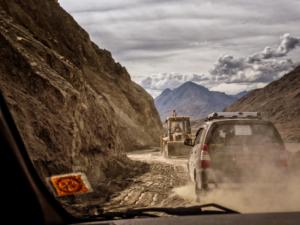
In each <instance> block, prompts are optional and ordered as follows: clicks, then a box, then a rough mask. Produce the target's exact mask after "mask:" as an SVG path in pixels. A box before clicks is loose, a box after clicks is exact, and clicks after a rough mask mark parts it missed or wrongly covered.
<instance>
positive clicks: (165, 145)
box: [163, 144, 169, 158]
mask: <svg viewBox="0 0 300 225" xmlns="http://www.w3.org/2000/svg"><path fill="white" fill-rule="evenodd" d="M163 153H164V157H165V158H169V152H168V144H164V152H163Z"/></svg>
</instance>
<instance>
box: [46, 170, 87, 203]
mask: <svg viewBox="0 0 300 225" xmlns="http://www.w3.org/2000/svg"><path fill="white" fill-rule="evenodd" d="M50 183H51V184H52V186H53V188H54V189H55V192H56V195H57V196H59V197H63V196H67V195H77V194H84V193H88V192H90V191H91V187H90V185H89V183H88V181H87V178H86V176H85V175H84V174H83V173H70V174H63V175H55V176H51V177H50Z"/></svg>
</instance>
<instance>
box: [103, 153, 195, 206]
mask: <svg viewBox="0 0 300 225" xmlns="http://www.w3.org/2000/svg"><path fill="white" fill-rule="evenodd" d="M128 156H129V157H130V158H131V159H133V160H139V161H144V162H148V163H149V164H150V170H149V172H147V173H145V174H143V175H142V176H140V177H137V178H136V179H135V180H134V182H133V183H132V185H130V186H129V187H128V188H127V189H125V190H124V191H122V192H120V193H118V194H117V195H116V196H114V197H113V198H112V200H111V201H110V202H109V203H107V204H106V206H105V207H104V208H105V210H114V211H116V210H123V209H126V208H141V207H164V206H170V207H171V206H172V207H176V206H184V205H188V204H190V202H188V201H186V200H184V199H183V198H181V197H179V196H178V195H177V194H176V193H175V192H174V188H175V187H180V186H184V185H185V184H187V182H188V177H187V167H186V163H187V160H186V159H165V158H163V157H162V156H161V155H160V153H159V152H158V151H153V149H150V150H144V151H139V152H135V153H131V154H128Z"/></svg>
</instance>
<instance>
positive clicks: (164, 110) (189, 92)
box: [155, 81, 237, 120]
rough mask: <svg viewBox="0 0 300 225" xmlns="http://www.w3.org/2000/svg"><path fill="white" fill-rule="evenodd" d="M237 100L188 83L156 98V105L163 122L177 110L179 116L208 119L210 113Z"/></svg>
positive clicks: (166, 91) (165, 91)
mask: <svg viewBox="0 0 300 225" xmlns="http://www.w3.org/2000/svg"><path fill="white" fill-rule="evenodd" d="M236 99H237V97H235V96H230V95H226V94H225V93H221V92H216V91H210V90H208V89H207V88H205V87H203V86H201V85H198V84H195V83H193V82H191V81H188V82H186V83H184V84H182V85H181V86H179V87H178V88H175V89H174V90H170V89H166V90H164V91H163V92H162V93H161V95H159V96H158V97H157V98H155V105H156V107H157V109H158V111H159V113H160V117H161V119H162V120H164V119H166V117H168V116H170V115H171V114H172V111H173V110H174V109H175V110H176V111H177V113H178V114H179V115H187V116H192V119H200V118H204V117H206V116H207V115H208V114H209V113H211V112H215V111H223V109H224V108H225V107H226V106H228V105H229V104H231V103H232V102H234V101H235V100H236Z"/></svg>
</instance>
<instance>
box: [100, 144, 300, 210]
mask: <svg viewBox="0 0 300 225" xmlns="http://www.w3.org/2000/svg"><path fill="white" fill-rule="evenodd" d="M295 146H296V148H297V149H298V148H299V145H295ZM295 146H292V147H293V149H294V148H295ZM289 148H290V146H289ZM289 148H288V150H289V152H293V151H292V149H289ZM294 152H298V151H296V150H295V151H294ZM128 156H129V157H130V158H131V159H133V160H139V161H144V162H147V163H149V165H150V170H149V171H148V172H147V173H145V174H143V175H141V176H139V177H137V178H135V179H134V181H133V183H132V184H131V185H130V186H129V187H128V188H126V189H125V190H123V191H122V192H120V193H117V194H116V195H115V196H113V198H112V199H111V201H110V202H109V203H107V204H106V205H105V207H104V209H105V210H113V211H118V210H124V209H128V208H131V209H132V208H142V207H180V206H190V205H194V204H205V203H212V202H214V203H219V204H221V205H224V206H227V207H229V208H232V209H235V210H238V211H240V212H274V211H290V210H299V204H300V198H299V196H300V194H299V192H298V190H299V187H300V183H299V179H298V177H299V176H298V175H297V176H295V175H293V174H289V176H290V179H289V180H288V183H287V184H286V188H285V189H284V190H279V191H278V190H277V189H276V188H275V187H273V186H272V188H270V187H269V186H266V187H263V188H261V187H258V186H255V184H253V185H250V186H248V185H247V186H241V187H240V188H239V189H232V188H228V189H227V188H226V187H223V188H220V189H218V190H215V191H212V192H210V193H209V194H207V195H206V196H205V198H203V199H202V200H201V202H200V203H199V202H198V203H197V202H195V193H194V186H193V185H192V184H191V183H190V182H189V181H188V175H187V174H188V173H187V160H186V159H178V158H175V159H165V158H163V157H162V156H161V155H160V153H159V151H154V150H153V149H149V150H144V151H139V152H134V153H130V154H128ZM299 170H300V168H299ZM299 170H298V171H299ZM294 171H296V170H294ZM299 172H300V171H299ZM271 190H272V191H271ZM278 193H284V195H278ZM262 199H263V201H262ZM279 202H280V204H279ZM258 203H259V204H258Z"/></svg>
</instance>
